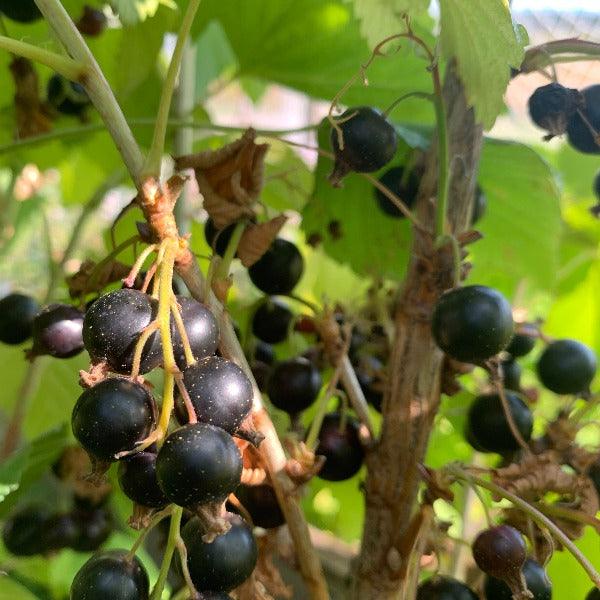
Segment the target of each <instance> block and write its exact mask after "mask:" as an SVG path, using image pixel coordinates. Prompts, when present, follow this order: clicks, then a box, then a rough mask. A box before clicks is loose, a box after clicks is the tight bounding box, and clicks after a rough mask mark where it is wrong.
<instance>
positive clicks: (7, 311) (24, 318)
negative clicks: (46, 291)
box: [0, 294, 40, 345]
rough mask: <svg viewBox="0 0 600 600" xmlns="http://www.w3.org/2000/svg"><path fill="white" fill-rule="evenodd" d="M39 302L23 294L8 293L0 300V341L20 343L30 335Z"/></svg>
mask: <svg viewBox="0 0 600 600" xmlns="http://www.w3.org/2000/svg"><path fill="white" fill-rule="evenodd" d="M39 310H40V306H39V304H38V303H37V302H36V301H35V300H34V299H33V298H31V297H30V296H25V295H24V294H9V295H8V296H4V298H2V300H0V342H3V343H5V344H11V345H16V344H22V343H23V342H25V341H26V340H28V339H29V338H30V337H31V331H32V329H33V319H34V318H35V315H36V314H37V313H38V311H39Z"/></svg>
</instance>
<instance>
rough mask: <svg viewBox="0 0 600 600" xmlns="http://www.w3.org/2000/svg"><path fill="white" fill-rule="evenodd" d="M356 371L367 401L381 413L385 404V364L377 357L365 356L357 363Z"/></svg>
mask: <svg viewBox="0 0 600 600" xmlns="http://www.w3.org/2000/svg"><path fill="white" fill-rule="evenodd" d="M355 369H356V377H357V379H358V383H359V384H360V388H361V389H362V391H363V394H364V395H365V399H366V400H367V402H368V403H369V404H370V405H371V406H372V407H373V408H374V409H375V410H376V411H377V412H378V413H380V412H381V405H382V403H383V379H382V376H383V371H384V367H383V364H382V363H381V361H380V360H379V359H378V358H376V357H375V356H371V355H364V356H360V357H359V358H358V359H357V360H356V361H355Z"/></svg>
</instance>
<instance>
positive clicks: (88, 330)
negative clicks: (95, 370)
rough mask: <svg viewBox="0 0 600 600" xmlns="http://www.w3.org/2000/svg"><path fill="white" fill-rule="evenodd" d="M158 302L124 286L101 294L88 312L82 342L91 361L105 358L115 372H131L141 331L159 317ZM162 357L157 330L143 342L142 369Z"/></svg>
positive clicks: (156, 362)
mask: <svg viewBox="0 0 600 600" xmlns="http://www.w3.org/2000/svg"><path fill="white" fill-rule="evenodd" d="M157 309H158V305H157V303H156V302H155V301H154V300H152V299H151V298H150V297H149V296H147V295H146V294H144V293H142V292H139V291H138V290H131V289H122V290H116V291H114V292H110V293H108V294H105V295H104V296H100V298H98V299H97V300H96V302H94V303H93V304H92V305H91V306H90V307H89V308H88V310H87V312H86V313H85V318H84V320H83V342H84V344H85V348H86V350H87V351H88V352H89V354H90V357H91V359H92V361H94V362H101V361H106V362H108V364H109V365H110V368H111V369H112V370H113V371H115V372H116V373H130V372H131V367H132V365H133V354H134V351H135V345H136V342H137V340H138V338H139V336H140V333H142V331H143V330H144V328H145V327H147V326H148V325H149V324H150V323H151V322H152V321H153V320H154V318H155V317H156V311H157ZM161 360H162V345H161V343H160V335H159V333H158V332H155V333H153V334H152V335H151V336H150V337H149V338H148V341H147V342H146V345H145V346H144V351H143V352H142V360H141V365H140V373H147V372H148V371H151V370H152V369H154V368H155V367H157V366H158V365H159V364H160V362H161Z"/></svg>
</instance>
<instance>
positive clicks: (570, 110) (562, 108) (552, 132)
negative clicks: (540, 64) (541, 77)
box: [528, 82, 583, 139]
mask: <svg viewBox="0 0 600 600" xmlns="http://www.w3.org/2000/svg"><path fill="white" fill-rule="evenodd" d="M528 106H529V115H530V116H531V120H532V121H533V122H534V123H535V124H536V125H537V126H538V127H541V128H542V129H545V130H546V131H547V132H548V133H549V135H548V136H546V139H551V138H552V137H554V136H556V135H562V134H563V133H565V131H566V130H567V124H568V123H569V119H571V117H572V116H573V115H574V114H575V112H576V111H577V108H579V107H581V106H583V98H582V96H581V93H580V92H579V90H574V89H570V88H566V87H565V86H563V85H561V84H560V83H557V82H552V83H549V84H548V85H543V86H541V87H539V88H537V89H536V90H535V91H534V92H533V94H532V95H531V97H530V98H529V102H528Z"/></svg>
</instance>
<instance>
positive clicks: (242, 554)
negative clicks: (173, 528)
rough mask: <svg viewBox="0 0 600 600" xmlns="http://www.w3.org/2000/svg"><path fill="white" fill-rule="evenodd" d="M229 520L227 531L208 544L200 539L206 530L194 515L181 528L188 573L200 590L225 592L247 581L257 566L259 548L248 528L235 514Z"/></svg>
mask: <svg viewBox="0 0 600 600" xmlns="http://www.w3.org/2000/svg"><path fill="white" fill-rule="evenodd" d="M229 521H230V522H231V528H230V529H229V531H227V533H224V534H222V535H219V536H217V537H216V538H215V539H214V540H213V541H212V542H211V543H207V542H204V541H203V540H202V536H203V535H204V533H205V531H204V529H203V527H202V524H201V522H200V520H199V519H197V518H193V519H191V520H190V521H188V523H187V524H186V525H185V527H184V528H183V530H182V531H181V537H182V538H183V541H184V543H185V545H186V548H187V564H188V569H189V572H190V576H191V578H192V581H193V582H194V585H195V586H196V588H197V589H199V590H212V591H213V592H228V591H229V590H232V589H233V588H235V587H237V586H239V585H240V584H242V583H243V582H244V581H246V579H248V577H250V575H251V574H252V571H253V570H254V567H255V566H256V561H257V559H258V548H257V546H256V540H255V539H254V535H252V531H251V529H250V528H249V527H248V526H247V525H246V524H245V523H244V521H243V520H242V519H241V518H239V517H237V516H235V515H229Z"/></svg>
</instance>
